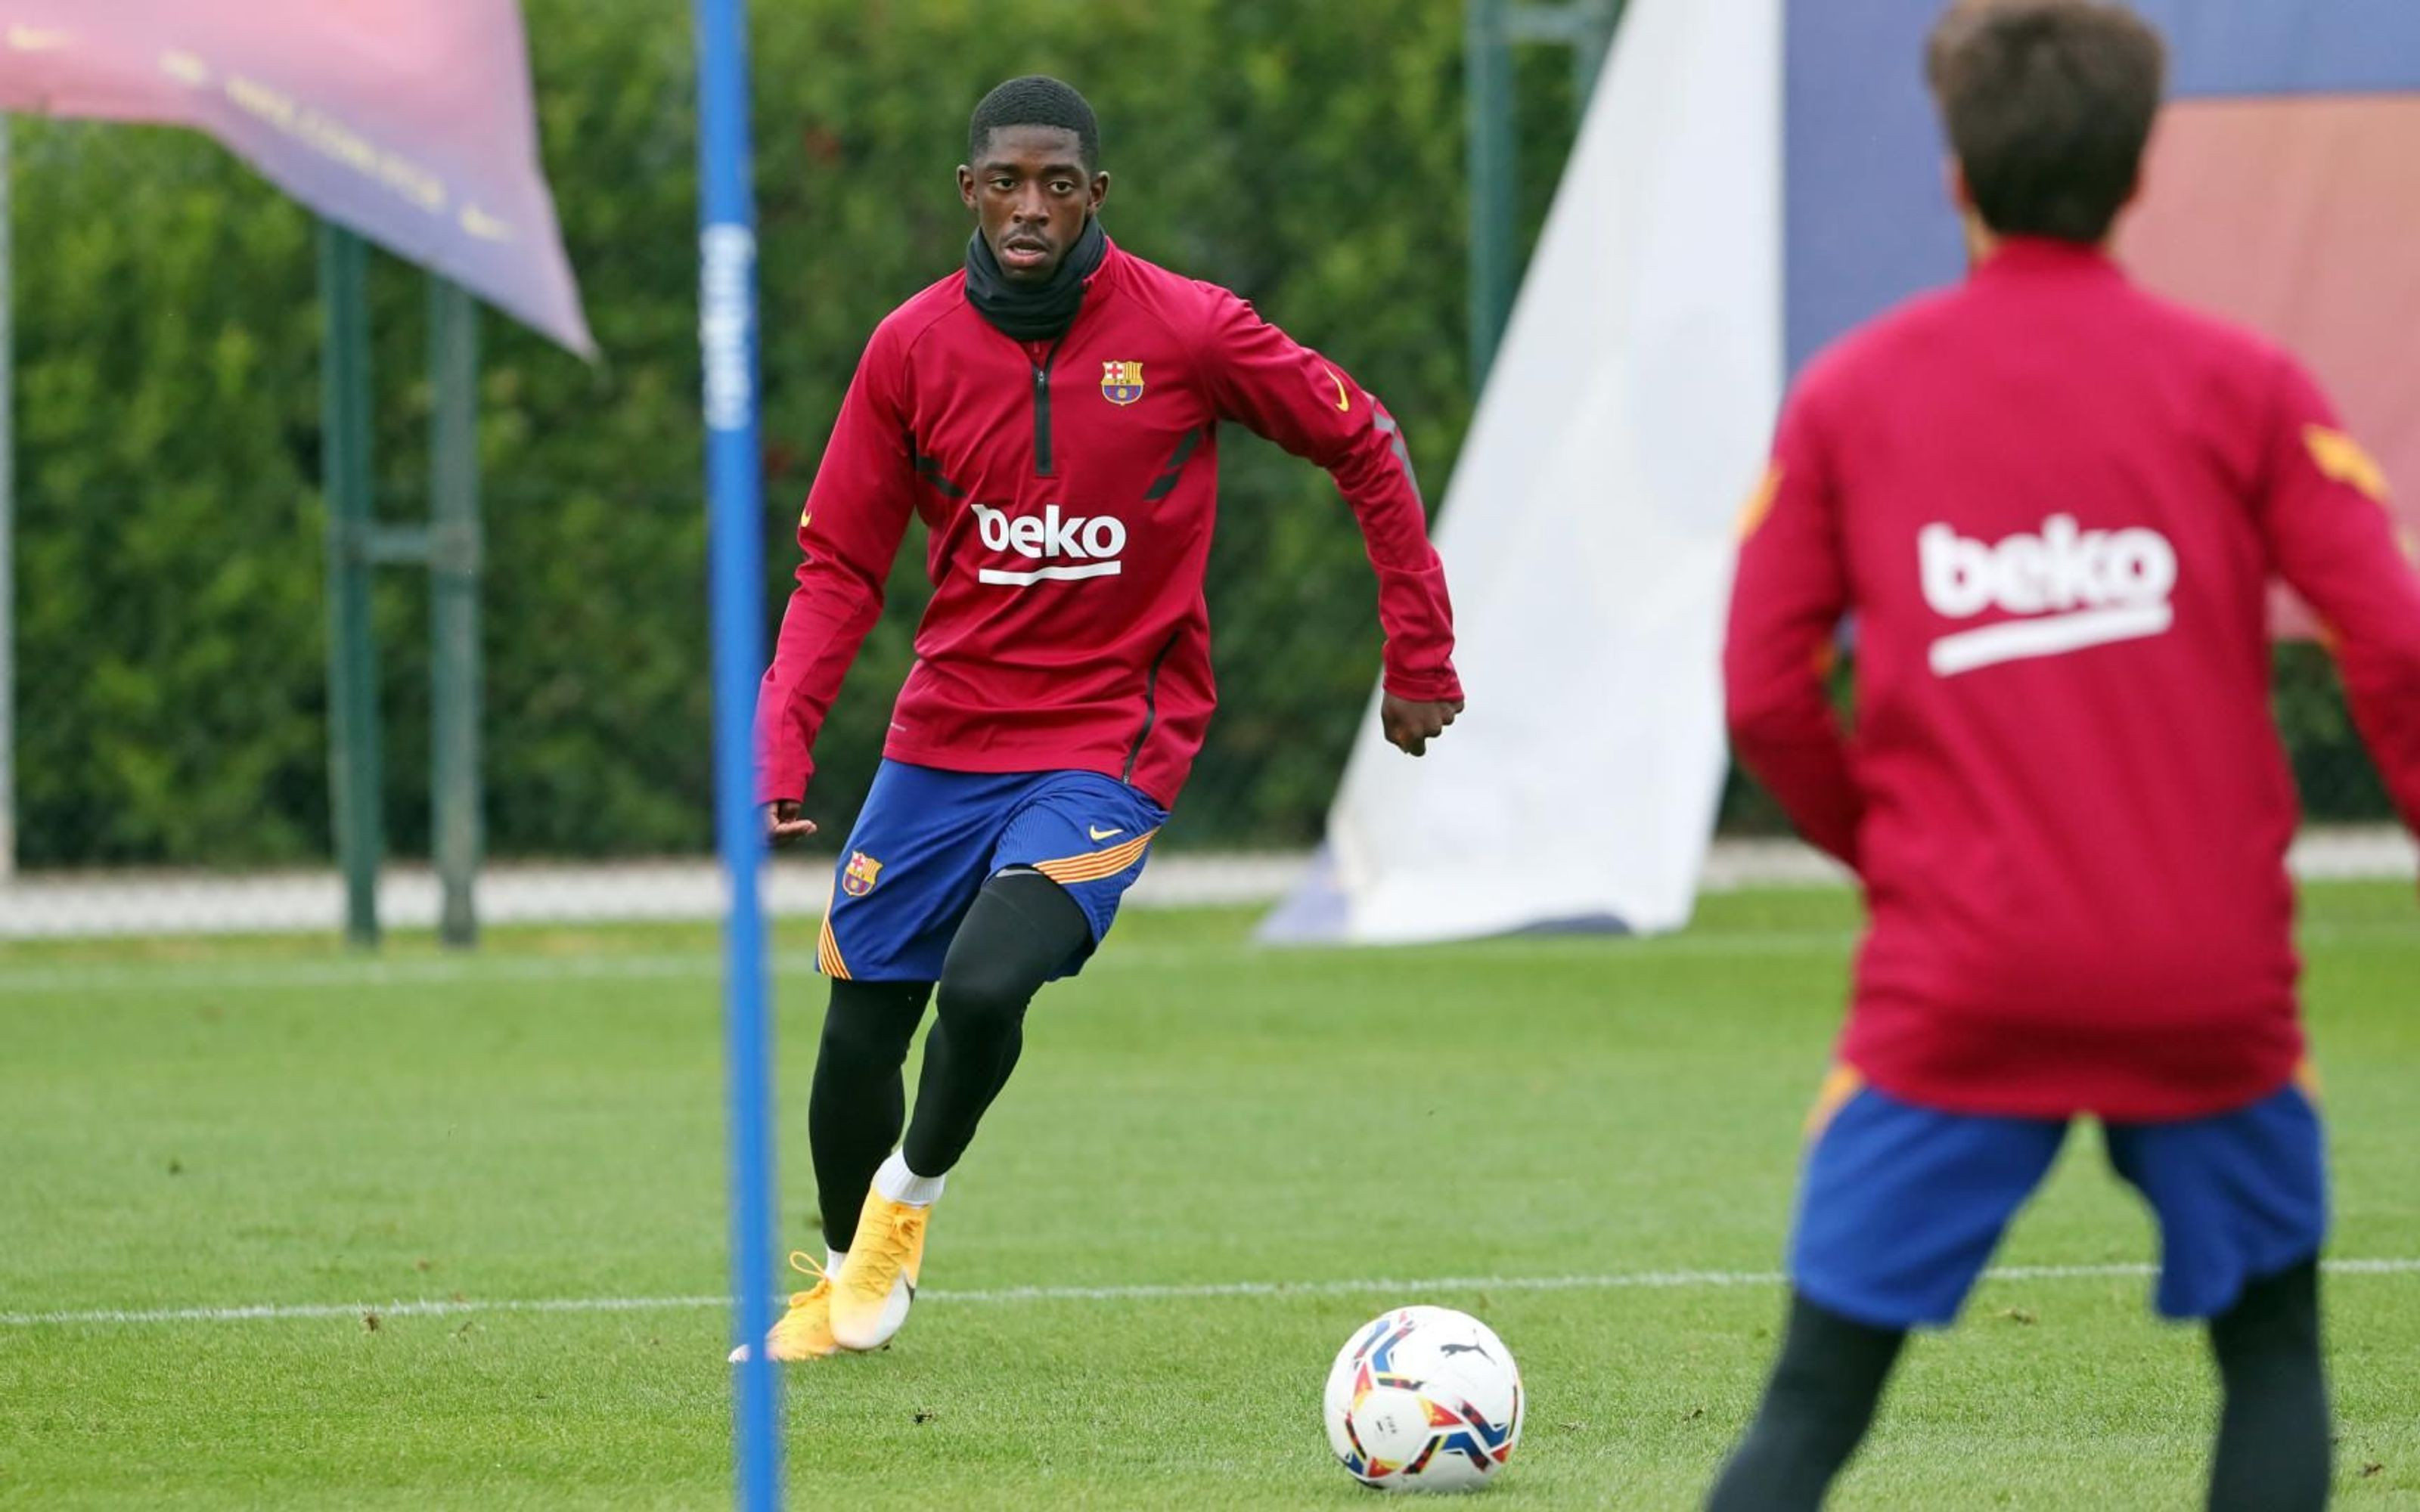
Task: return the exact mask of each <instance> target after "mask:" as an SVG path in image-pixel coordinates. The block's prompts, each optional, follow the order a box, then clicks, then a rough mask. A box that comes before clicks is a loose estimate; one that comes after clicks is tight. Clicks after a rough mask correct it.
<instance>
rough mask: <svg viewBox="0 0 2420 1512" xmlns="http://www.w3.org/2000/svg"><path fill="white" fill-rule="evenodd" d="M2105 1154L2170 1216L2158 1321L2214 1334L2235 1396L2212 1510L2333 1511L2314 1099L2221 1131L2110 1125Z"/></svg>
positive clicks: (2323, 1197)
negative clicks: (2195, 1322) (2182, 1322)
mask: <svg viewBox="0 0 2420 1512" xmlns="http://www.w3.org/2000/svg"><path fill="white" fill-rule="evenodd" d="M2108 1144H2109V1159H2110V1164H2111V1165H2114V1166H2116V1167H2117V1169H2118V1174H2119V1175H2120V1176H2122V1177H2124V1178H2125V1179H2126V1180H2128V1181H2129V1182H2131V1183H2132V1184H2133V1186H2134V1187H2135V1188H2136V1189H2137V1190H2139V1191H2140V1192H2141V1193H2142V1194H2143V1196H2144V1197H2145V1198H2146V1199H2147V1200H2148V1201H2149V1203H2150V1205H2151V1208H2152V1210H2153V1211H2154V1212H2156V1213H2157V1214H2158V1216H2159V1221H2160V1236H2161V1264H2160V1285H2159V1295H2158V1298H2157V1302H2158V1305H2159V1309H2160V1311H2161V1312H2162V1313H2163V1314H2164V1315H2166V1316H2167V1317H2170V1318H2177V1319H2209V1320H2210V1342H2211V1354H2212V1356H2213V1357H2214V1358H2215V1359H2216V1361H2217V1364H2218V1372H2219V1381H2220V1385H2221V1387H2222V1389H2223V1393H2224V1405H2223V1407H2222V1408H2221V1410H2220V1412H2219V1422H2218V1433H2217V1442H2216V1444H2215V1447H2214V1450H2213V1452H2212V1455H2211V1482H2210V1505H2211V1507H2212V1508H2213V1509H2221V1512H2251V1509H2254V1508H2258V1509H2261V1512H2303V1509H2306V1508H2317V1507H2320V1506H2324V1505H2326V1504H2327V1499H2328V1474H2329V1458H2330V1450H2329V1441H2330V1425H2329V1413H2328V1389H2327V1375H2326V1370H2325V1367H2324V1365H2323V1364H2322V1358H2321V1352H2320V1343H2319V1248H2320V1245H2321V1244H2322V1243H2323V1242H2325V1240H2326V1238H2327V1225H2328V1199H2327V1157H2326V1150H2325V1138H2324V1135H2323V1134H2322V1131H2321V1127H2320V1123H2319V1112H2318V1109H2317V1107H2316V1105H2315V1104H2314V1103H2313V1102H2312V1101H2311V1098H2310V1095H2309V1094H2308V1093H2307V1092H2306V1091H2305V1090H2304V1088H2302V1087H2299V1086H2293V1087H2288V1088H2285V1089H2283V1090H2281V1091H2279V1092H2277V1093H2276V1094H2274V1095H2273V1096H2272V1097H2268V1098H2265V1099H2263V1100H2262V1101H2260V1102H2258V1103H2254V1104H2252V1105H2251V1106H2250V1107H2246V1108H2240V1109H2237V1110H2236V1111H2234V1112H2231V1113H2226V1114H2221V1115H2218V1116H2216V1117H2213V1118H2207V1119H2189V1120H2186V1121H2183V1122H2178V1123H2144V1124H2122V1123H2120V1124H2112V1125H2110V1126H2109V1130H2108Z"/></svg>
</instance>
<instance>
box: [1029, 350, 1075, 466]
mask: <svg viewBox="0 0 2420 1512" xmlns="http://www.w3.org/2000/svg"><path fill="white" fill-rule="evenodd" d="M1066 339H1067V338H1066V337H1064V336H1062V337H1060V338H1059V341H1064V340H1066ZM1058 360H1059V342H1058V341H1054V342H1052V343H1051V344H1050V350H1049V351H1048V352H1047V353H1046V354H1044V356H1043V359H1042V361H1040V362H1039V363H1035V362H1033V360H1032V358H1030V357H1029V358H1027V359H1026V361H1027V362H1028V363H1031V364H1032V368H1033V475H1034V476H1035V477H1038V478H1047V477H1049V476H1050V475H1051V469H1050V364H1051V363H1055V362H1057V361H1058Z"/></svg>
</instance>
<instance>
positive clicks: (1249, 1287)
mask: <svg viewBox="0 0 2420 1512" xmlns="http://www.w3.org/2000/svg"><path fill="white" fill-rule="evenodd" d="M2322 1268H2323V1269H2324V1270H2326V1271H2327V1273H2329V1274H2331V1275H2414V1274H2420V1258H2412V1259H2349V1260H2328V1261H2325V1262H2323V1266H2322ZM2158 1271H2159V1268H2158V1267H2157V1266H2154V1265H2149V1264H2145V1263H2143V1262H2141V1261H2135V1260H2129V1261H2119V1262H2116V1263H2111V1264H2106V1265H2007V1266H2001V1267H1998V1268H1997V1269H1994V1270H1992V1271H1989V1272H1986V1273H1984V1279H1985V1280H1987V1281H2088V1280H2105V1279H2123V1278H2126V1277H2146V1278H2148V1277H2149V1276H2152V1275H2155V1274H2157V1273H2158ZM1783 1279H1784V1277H1783V1275H1782V1273H1780V1272H1778V1271H1624V1272H1615V1273H1608V1274H1604V1275H1450V1276H1432V1277H1429V1278H1428V1279H1426V1280H1419V1281H1408V1280H1400V1281H1399V1280H1359V1281H1209V1282H1200V1283H1191V1284H1187V1283H1177V1284H1170V1285H1164V1286H1153V1285H1143V1286H1123V1287H995V1288H989V1289H985V1290H974V1291H944V1290H927V1291H925V1293H924V1298H925V1300H926V1301H928V1302H955V1303H993V1304H1016V1303H1032V1302H1167V1301H1187V1300H1195V1299H1213V1298H1219V1297H1358V1296H1375V1295H1380V1294H1398V1295H1401V1294H1412V1295H1418V1294H1419V1293H1422V1292H1439V1291H1457V1292H1460V1291H1626V1290H1661V1291H1685V1290H1691V1289H1696V1288H1724V1287H1776V1286H1779V1285H1781V1283H1782V1281H1783ZM730 1301H731V1299H730V1298H728V1297H541V1298H525V1299H513V1298H498V1299H494V1300H473V1299H465V1300H462V1301H453V1300H440V1301H427V1300H423V1301H417V1302H387V1303H370V1302H365V1303H300V1304H279V1303H258V1304H252V1305H248V1306H240V1307H160V1308H150V1309H137V1308H97V1309H94V1310H91V1311H87V1312H55V1313H0V1327H8V1328H39V1327H44V1326H53V1327H56V1326H66V1325H73V1324H134V1323H243V1322H263V1321H284V1320H288V1319H327V1318H359V1317H361V1316H362V1315H363V1314H365V1313H376V1314H378V1315H379V1316H380V1318H447V1317H452V1316H454V1315H456V1314H459V1313H642V1312H671V1311H675V1310H679V1309H684V1308H699V1307H721V1306H725V1305H728V1304H729V1303H730Z"/></svg>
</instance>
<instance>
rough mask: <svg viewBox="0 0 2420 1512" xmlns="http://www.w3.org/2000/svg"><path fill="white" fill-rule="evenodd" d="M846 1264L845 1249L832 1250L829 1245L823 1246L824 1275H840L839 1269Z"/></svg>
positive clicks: (846, 1252) (846, 1255) (846, 1254)
mask: <svg viewBox="0 0 2420 1512" xmlns="http://www.w3.org/2000/svg"><path fill="white" fill-rule="evenodd" d="M847 1263H848V1251H846V1250H845V1249H833V1248H832V1247H831V1246H830V1245H829V1244H827V1245H825V1246H824V1274H826V1275H838V1274H840V1268H841V1267H842V1266H844V1265H846V1264H847Z"/></svg>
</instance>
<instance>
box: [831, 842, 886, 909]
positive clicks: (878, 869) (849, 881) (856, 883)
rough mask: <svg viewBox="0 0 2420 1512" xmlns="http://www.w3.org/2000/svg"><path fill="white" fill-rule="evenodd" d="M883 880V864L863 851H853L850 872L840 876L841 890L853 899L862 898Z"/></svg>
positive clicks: (850, 856)
mask: <svg viewBox="0 0 2420 1512" xmlns="http://www.w3.org/2000/svg"><path fill="white" fill-rule="evenodd" d="M881 880H882V863H881V862H879V861H877V860H876V859H875V858H874V857H873V856H868V855H866V854H865V853H864V852H863V851H851V852H849V856H848V870H847V871H845V872H842V873H841V874H840V890H841V891H843V892H845V893H847V894H848V895H849V896H850V897H852V898H862V897H864V896H865V895H866V894H867V893H869V892H872V891H873V890H874V885H875V884H876V883H877V882H879V881H881Z"/></svg>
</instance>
